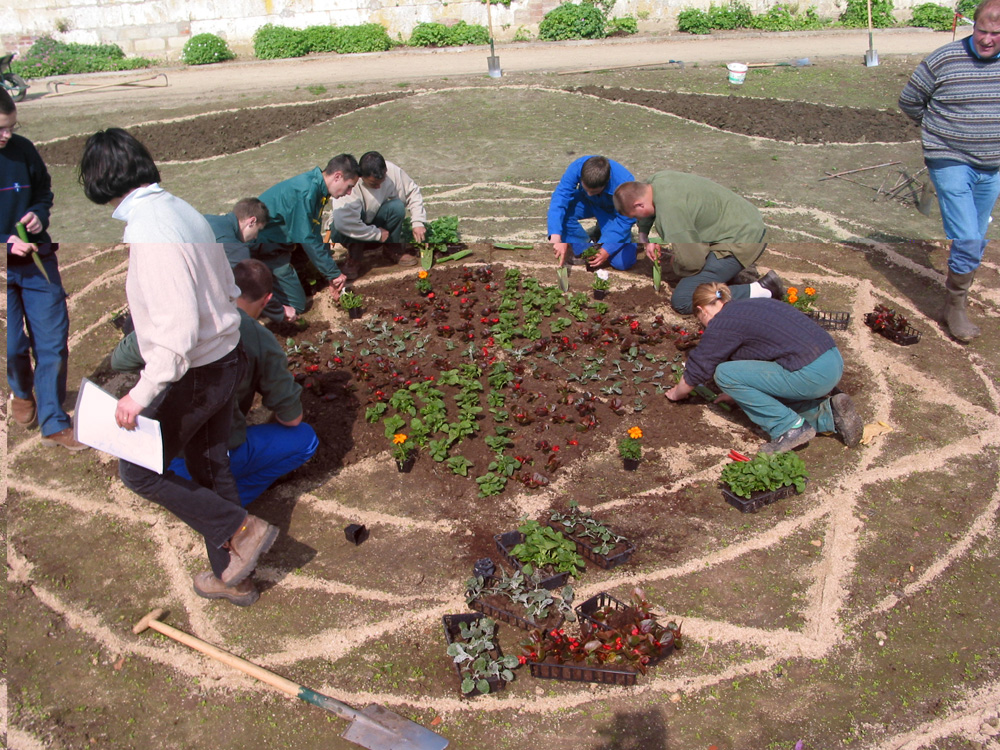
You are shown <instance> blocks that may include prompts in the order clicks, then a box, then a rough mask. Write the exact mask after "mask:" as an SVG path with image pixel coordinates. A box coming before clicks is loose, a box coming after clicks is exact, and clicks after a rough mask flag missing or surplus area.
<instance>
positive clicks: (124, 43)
mask: <svg viewBox="0 0 1000 750" xmlns="http://www.w3.org/2000/svg"><path fill="white" fill-rule="evenodd" d="M917 1H918V2H919V1H920V0H917ZM560 2H561V0H512V2H511V4H510V7H504V6H502V5H494V6H492V15H493V31H494V34H495V36H496V39H497V41H498V42H504V41H510V40H512V39H513V38H514V35H515V34H516V33H517V32H518V30H519V29H522V28H523V29H524V30H525V31H527V32H529V33H530V34H531V35H532V36H535V35H537V33H538V24H539V22H540V21H541V20H542V18H543V17H544V15H545V14H546V13H548V12H549V11H550V10H552V9H553V8H555V7H556V6H557V5H559V4H560ZM709 2H710V0H618V3H617V5H615V8H614V11H613V15H617V16H625V15H631V16H634V17H636V18H638V19H639V29H640V31H641V32H648V33H663V32H666V31H668V30H670V29H673V28H675V26H676V23H675V19H676V16H677V13H678V12H680V11H681V10H683V9H684V8H690V7H701V8H705V9H707V8H708V5H709ZM844 3H845V0H820V2H818V3H816V5H817V9H818V11H819V13H820V14H821V15H826V16H833V15H838V14H839V13H840V7H841V6H843V5H844ZM911 3H912V0H902V2H900V0H897V2H896V7H897V9H898V8H900V7H901V6H905V7H909V5H910V4H911ZM773 4H774V2H773V0H750V2H749V5H750V7H751V8H752V9H753V10H754V11H755V12H762V11H764V10H766V9H767V8H768V7H769V6H770V5H773ZM460 20H464V21H466V22H467V23H470V24H482V25H484V26H485V25H486V23H487V17H486V6H485V5H484V4H483V3H482V2H480V0H459V1H458V2H448V1H447V0H64V2H61V3H60V4H58V5H57V4H54V3H52V1H51V0H14V2H9V0H5V2H4V3H3V6H2V7H0V44H2V45H3V46H4V47H6V48H7V49H8V50H18V51H25V50H27V48H28V47H30V46H31V44H32V42H33V41H34V40H35V39H37V38H38V37H40V36H46V35H48V36H52V37H53V38H55V39H59V40H62V41H66V42H83V43H87V44H95V43H108V42H112V43H115V44H117V45H119V46H120V47H121V48H122V49H123V50H124V51H125V53H126V54H129V55H133V54H134V55H143V56H145V57H156V58H168V59H176V58H177V57H178V56H179V55H180V50H181V48H182V47H183V46H184V43H185V42H186V41H187V40H188V39H189V38H190V37H191V36H192V35H194V34H200V33H203V32H211V33H213V34H218V35H219V36H221V37H223V38H224V39H226V40H227V41H228V42H229V45H230V47H232V48H233V50H234V51H236V52H242V53H249V52H251V51H252V43H251V38H252V37H253V33H254V31H256V30H257V29H258V28H260V27H261V26H263V25H264V24H266V23H273V24H277V25H283V26H293V27H296V28H305V27H306V26H312V25H326V24H333V25H337V26H348V25H353V24H361V23H369V22H375V23H380V24H382V25H383V26H385V27H386V28H387V29H388V31H389V35H390V36H391V37H393V38H397V37H398V38H402V39H406V38H407V37H408V36H409V34H410V31H411V30H412V29H413V27H414V26H416V24H418V23H420V22H422V21H438V22H442V23H449V22H455V21H460Z"/></svg>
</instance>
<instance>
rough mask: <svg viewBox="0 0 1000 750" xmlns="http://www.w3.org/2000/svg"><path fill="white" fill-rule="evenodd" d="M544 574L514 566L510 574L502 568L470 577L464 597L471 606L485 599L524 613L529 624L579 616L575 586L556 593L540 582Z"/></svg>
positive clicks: (522, 614) (571, 619)
mask: <svg viewBox="0 0 1000 750" xmlns="http://www.w3.org/2000/svg"><path fill="white" fill-rule="evenodd" d="M541 580H542V577H541V575H540V573H539V572H538V571H537V570H535V571H532V572H531V573H530V574H526V573H524V572H522V571H520V570H515V571H514V572H513V573H511V574H510V575H508V574H507V572H506V571H505V570H503V569H502V568H500V569H499V570H498V571H497V574H494V575H492V576H489V577H486V578H484V577H483V576H476V577H474V578H470V579H469V580H468V581H467V582H466V584H465V587H466V591H465V600H466V602H467V603H468V604H469V605H470V606H474V602H476V601H477V600H478V601H486V602H489V603H492V604H493V605H494V606H497V607H500V608H502V609H510V608H511V607H513V609H512V610H511V611H512V612H513V613H514V614H517V615H518V616H520V617H523V618H524V619H525V620H527V621H528V624H533V625H536V626H539V627H541V626H543V625H544V624H545V623H546V622H547V621H549V620H550V619H553V620H555V622H556V624H558V623H559V622H562V620H563V619H566V620H569V621H571V622H573V621H575V620H576V613H575V612H574V611H573V596H574V593H573V587H572V586H569V585H566V586H563V587H562V589H561V590H560V591H559V594H558V595H556V594H554V593H553V592H551V591H549V590H548V589H546V588H544V587H542V585H541Z"/></svg>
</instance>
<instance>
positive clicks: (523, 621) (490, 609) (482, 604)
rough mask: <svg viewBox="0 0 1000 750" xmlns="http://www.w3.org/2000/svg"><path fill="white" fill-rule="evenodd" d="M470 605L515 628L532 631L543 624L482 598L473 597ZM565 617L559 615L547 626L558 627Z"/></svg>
mask: <svg viewBox="0 0 1000 750" xmlns="http://www.w3.org/2000/svg"><path fill="white" fill-rule="evenodd" d="M469 606H470V607H472V608H473V609H474V610H476V611H477V612H482V613H483V614H484V615H488V616H489V617H492V618H493V619H494V620H499V621H500V622H505V623H507V624H508V625H513V626H514V627H515V628H520V629H521V630H528V631H531V630H535V629H537V628H541V627H542V626H541V624H539V623H537V622H532V621H531V620H529V619H527V618H526V617H521V615H518V614H515V613H514V612H511V611H509V610H506V609H503V608H502V607H497V606H496V605H494V604H490V603H489V602H486V601H483V600H482V599H473V600H472V601H471V602H470V603H469ZM565 619H566V618H565V617H563V616H562V615H559V617H558V618H557V619H556V620H554V621H552V624H551V625H548V626H547V627H550V628H553V627H554V628H558V627H560V626H561V625H562V624H563V620H565ZM547 622H548V621H547Z"/></svg>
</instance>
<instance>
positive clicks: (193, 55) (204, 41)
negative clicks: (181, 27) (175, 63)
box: [181, 34, 236, 65]
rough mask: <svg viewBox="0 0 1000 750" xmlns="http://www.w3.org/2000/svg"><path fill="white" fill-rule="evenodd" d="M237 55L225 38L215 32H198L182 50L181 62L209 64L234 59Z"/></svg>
mask: <svg viewBox="0 0 1000 750" xmlns="http://www.w3.org/2000/svg"><path fill="white" fill-rule="evenodd" d="M234 57H236V55H234V54H233V51H232V50H231V49H229V45H227V44H226V42H225V40H224V39H222V38H220V37H217V36H216V35H215V34H196V35H194V36H193V37H191V38H190V39H188V40H187V42H186V43H185V45H184V49H183V50H181V62H183V63H184V64H186V65H208V64H209V63H217V62H225V61H226V60H232V59H233V58H234Z"/></svg>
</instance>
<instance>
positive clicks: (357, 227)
mask: <svg viewBox="0 0 1000 750" xmlns="http://www.w3.org/2000/svg"><path fill="white" fill-rule="evenodd" d="M393 198H398V199H399V200H401V201H402V202H403V204H404V205H405V206H406V208H407V210H408V211H409V212H410V223H411V225H412V226H415V227H422V226H424V224H426V223H427V211H425V210H424V198H423V196H422V195H421V194H420V187H419V186H418V185H417V183H415V182H414V181H413V180H412V179H411V178H410V176H409V175H408V174H406V172H404V171H403V170H402V169H400V168H399V167H397V166H396V165H395V164H393V163H392V162H391V161H387V162H386V163H385V180H383V181H382V185H381V186H380V187H379V189H378V190H371V189H370V188H369V187H367V186H366V185H365V183H364V182H363V181H362V180H358V183H357V184H356V185H355V186H354V189H353V190H351V192H349V193H348V194H347V195H345V196H344V197H343V198H336V199H334V200H333V201H332V202H331V208H330V216H331V220H332V223H333V226H335V227H336V228H337V231H339V232H340V233H341V234H345V235H347V236H348V237H351V238H353V239H356V240H362V241H366V242H378V240H379V238H380V237H381V236H382V233H381V231H380V230H379V228H378V227H376V226H374V225H373V224H372V223H371V222H373V221H374V220H375V214H376V213H378V210H379V208H381V207H382V204H383V203H385V202H386V201H388V200H392V199H393Z"/></svg>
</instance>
